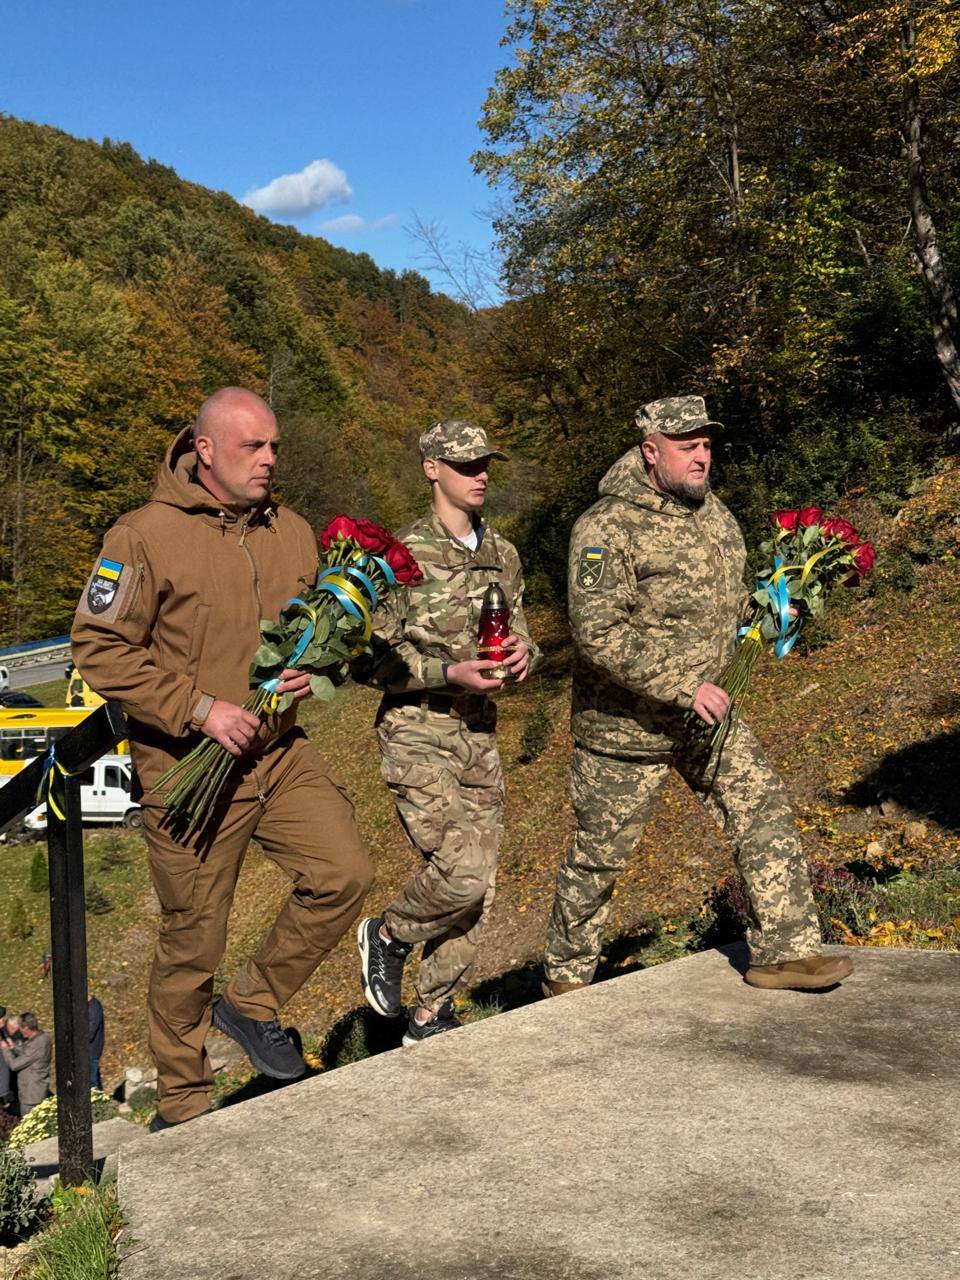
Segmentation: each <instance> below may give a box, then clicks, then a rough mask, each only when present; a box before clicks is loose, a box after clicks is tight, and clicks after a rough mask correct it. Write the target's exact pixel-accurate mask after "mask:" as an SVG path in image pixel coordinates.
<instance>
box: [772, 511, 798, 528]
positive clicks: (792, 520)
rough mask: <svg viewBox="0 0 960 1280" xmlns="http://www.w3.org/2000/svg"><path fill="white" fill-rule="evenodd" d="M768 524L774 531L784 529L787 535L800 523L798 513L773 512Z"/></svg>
mask: <svg viewBox="0 0 960 1280" xmlns="http://www.w3.org/2000/svg"><path fill="white" fill-rule="evenodd" d="M770 523H771V524H772V525H773V527H774V528H775V529H784V530H785V531H786V532H787V533H794V532H795V531H796V528H797V525H798V524H799V523H800V512H799V511H775V512H774V513H773V515H772V516H771V517H770Z"/></svg>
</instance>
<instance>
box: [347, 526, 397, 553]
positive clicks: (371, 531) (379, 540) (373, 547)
mask: <svg viewBox="0 0 960 1280" xmlns="http://www.w3.org/2000/svg"><path fill="white" fill-rule="evenodd" d="M356 526H357V531H356V533H355V534H354V537H355V538H356V540H357V542H359V543H360V545H361V547H363V549H364V550H365V551H373V552H380V551H382V550H383V549H384V547H389V545H390V543H391V542H392V541H393V535H392V534H391V533H389V532H388V530H386V529H384V527H383V526H382V525H379V524H374V523H373V521H372V520H358V521H357V522H356Z"/></svg>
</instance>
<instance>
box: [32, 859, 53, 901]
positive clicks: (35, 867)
mask: <svg viewBox="0 0 960 1280" xmlns="http://www.w3.org/2000/svg"><path fill="white" fill-rule="evenodd" d="M49 888H50V873H49V870H48V868H47V855H46V854H45V853H44V852H43V849H40V848H38V849H36V850H35V851H34V855H33V859H32V861H31V863H30V892H31V893H46V892H47V891H48V890H49Z"/></svg>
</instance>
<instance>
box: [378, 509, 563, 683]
mask: <svg viewBox="0 0 960 1280" xmlns="http://www.w3.org/2000/svg"><path fill="white" fill-rule="evenodd" d="M480 528H481V539H480V544H479V546H478V547H477V549H476V550H475V551H473V550H471V549H470V548H469V547H468V546H466V545H465V544H464V543H462V542H460V541H459V540H458V539H457V538H455V537H454V536H453V535H452V534H451V533H449V532H448V530H447V528H446V526H445V525H444V524H443V523H442V521H441V520H440V518H439V517H438V516H435V515H434V514H433V513H430V514H429V515H425V516H421V517H420V519H419V520H415V521H414V522H413V524H411V525H408V526H407V527H406V528H405V529H401V530H400V532H399V533H398V534H397V537H398V538H399V539H400V541H401V542H403V543H405V544H406V546H407V547H409V549H410V551H411V553H412V554H413V556H414V557H415V558H416V561H417V563H418V564H419V566H420V568H421V570H422V571H423V579H424V580H423V582H422V583H421V585H420V586H418V587H408V588H406V589H404V590H402V591H392V592H391V593H390V594H389V595H388V596H387V598H386V599H385V600H384V602H383V604H382V605H381V606H380V608H379V609H378V610H377V612H376V613H375V615H374V619H373V628H374V639H375V646H374V648H375V657H374V663H373V667H372V669H371V670H370V671H369V672H367V673H366V674H365V678H366V679H368V680H370V682H371V683H373V684H376V685H378V686H379V687H380V688H381V689H384V690H386V691H387V692H389V693H404V692H407V691H412V690H416V689H438V690H446V691H448V692H451V693H453V692H456V691H457V690H458V688H459V686H453V685H448V684H446V682H445V681H444V678H443V664H444V663H445V662H448V663H449V662H464V661H466V660H468V659H470V658H475V657H476V656H477V629H478V625H479V621H480V606H481V604H482V602H483V593H484V592H485V591H486V589H487V587H488V586H489V585H490V583H491V582H499V583H500V585H501V587H503V590H504V593H505V594H506V597H507V604H508V605H509V608H510V629H511V631H513V632H515V633H516V634H517V635H518V636H522V637H523V639H524V640H525V641H526V642H527V645H528V646H529V648H530V658H531V664H532V663H533V662H534V661H535V660H536V658H537V657H538V655H539V652H540V651H539V649H538V648H537V646H536V645H535V644H534V642H533V640H532V639H531V637H530V632H529V629H528V627H527V621H526V618H525V617H524V615H523V572H522V570H521V568H520V557H519V555H517V551H516V548H515V547H514V546H513V544H512V543H510V542H508V541H507V540H506V538H502V537H501V536H500V535H499V534H498V533H495V532H494V530H493V529H491V528H489V527H488V526H486V525H481V526H480ZM459 691H460V692H462V690H459Z"/></svg>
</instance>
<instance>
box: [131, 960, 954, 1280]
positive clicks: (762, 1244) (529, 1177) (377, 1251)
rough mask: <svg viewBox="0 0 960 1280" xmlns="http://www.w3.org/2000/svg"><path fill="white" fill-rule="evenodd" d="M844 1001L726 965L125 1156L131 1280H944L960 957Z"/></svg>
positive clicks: (886, 980)
mask: <svg viewBox="0 0 960 1280" xmlns="http://www.w3.org/2000/svg"><path fill="white" fill-rule="evenodd" d="M854 958H855V961H856V965H857V969H856V973H855V974H854V976H853V977H852V978H851V979H849V980H848V981H847V982H846V983H844V985H843V986H842V987H840V988H838V989H837V990H835V991H833V992H829V993H825V994H802V993H798V992H784V993H780V992H763V991H754V990H752V989H751V988H749V987H747V986H745V985H744V984H743V982H742V980H741V976H740V973H739V972H738V969H737V966H738V965H740V964H742V959H741V956H740V954H739V952H737V951H736V950H733V951H730V952H717V951H712V952H707V953H705V954H703V955H699V956H694V957H691V958H689V959H684V960H678V961H674V962H673V963H671V964H668V965H663V966H661V967H658V968H655V969H648V970H645V971H643V972H638V973H633V974H630V975H627V976H624V977H621V978H617V979H615V980H613V981H610V982H605V983H601V984H599V985H597V986H595V987H590V988H589V989H587V990H585V991H582V992H577V993H575V994H572V995H568V996H564V997H562V998H561V999H558V1000H552V1001H543V1002H542V1003H539V1004H536V1005H530V1006H527V1007H526V1008H523V1009H518V1010H516V1011H513V1012H510V1013H506V1014H502V1015H500V1016H498V1017H495V1018H491V1019H489V1020H487V1021H485V1022H482V1023H478V1024H475V1025H473V1026H470V1027H466V1028H464V1029H463V1030H462V1031H457V1032H453V1033H450V1034H449V1035H444V1036H441V1037H438V1038H437V1039H436V1040H435V1041H433V1042H431V1043H427V1044H424V1045H421V1046H418V1047H416V1048H414V1049H404V1050H398V1051H396V1052H394V1053H390V1054H384V1055H381V1056H380V1057H377V1058H373V1059H368V1060H367V1061H364V1062H361V1063H358V1064H356V1065H354V1066H350V1067H345V1068H342V1069H341V1070H339V1071H335V1072H331V1073H330V1074H329V1075H325V1076H320V1077H317V1078H315V1079H312V1080H309V1081H307V1082H305V1083H303V1084H300V1085H295V1086H292V1087H290V1088H287V1089H283V1090H280V1091H277V1092H275V1093H271V1094H268V1095H266V1096H263V1097H261V1098H258V1099H255V1100H253V1101H251V1102H248V1103H244V1104H242V1105H239V1106H234V1107H230V1108H227V1109H225V1110H223V1111H220V1112H218V1113H216V1114H214V1115H211V1116H209V1117H205V1118H203V1119H201V1120H197V1121H194V1122H192V1123H191V1124H189V1125H185V1126H184V1127H183V1128H182V1129H174V1130H170V1131H168V1132H165V1133H162V1134H158V1135H156V1136H154V1137H149V1138H145V1139H142V1140H140V1141H138V1142H136V1143H133V1144H130V1145H128V1146H126V1147H124V1149H123V1150H122V1151H121V1153H120V1197H121V1203H122V1204H123V1206H124V1209H125V1211H126V1213H127V1215H128V1219H129V1222H130V1233H131V1235H132V1236H133V1237H134V1238H135V1239H136V1240H137V1241H138V1242H139V1248H138V1250H137V1252H136V1253H134V1254H132V1255H131V1256H130V1257H129V1258H128V1260H127V1261H126V1263H125V1264H124V1268H123V1280H493V1278H494V1277H496V1278H497V1280H501V1278H503V1280H621V1278H623V1280H687V1278H688V1277H689V1278H690V1280H694V1278H695V1280H780V1278H783V1280H788V1278H789V1280H860V1278H861V1277H862V1278H863V1280H866V1278H867V1277H870V1278H871V1280H875V1277H876V1276H878V1275H887V1274H889V1275H896V1276H901V1277H904V1280H926V1278H927V1277H930V1280H934V1277H936V1280H942V1277H944V1276H947V1275H954V1274H957V1273H958V1272H960V1225H958V1224H960V1173H958V1137H960V1103H958V1096H960V1095H958V1089H957V1086H958V1084H960V955H956V954H952V955H951V954H938V953H931V952H902V951H893V950H872V949H869V950H862V951H857V952H856V953H855V957H854Z"/></svg>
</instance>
